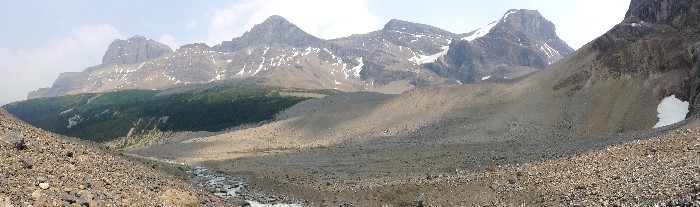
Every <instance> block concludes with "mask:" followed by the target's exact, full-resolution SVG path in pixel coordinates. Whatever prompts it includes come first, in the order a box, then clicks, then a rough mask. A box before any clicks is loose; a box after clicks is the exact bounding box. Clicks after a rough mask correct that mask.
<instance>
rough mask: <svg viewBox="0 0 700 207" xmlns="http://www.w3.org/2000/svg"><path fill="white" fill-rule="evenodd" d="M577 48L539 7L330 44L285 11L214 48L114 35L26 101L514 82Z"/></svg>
mask: <svg viewBox="0 0 700 207" xmlns="http://www.w3.org/2000/svg"><path fill="white" fill-rule="evenodd" d="M572 51H573V50H572V49H571V48H570V47H569V46H567V45H566V43H565V42H564V41H562V40H561V39H559V38H558V37H557V35H556V32H555V27H554V25H553V24H552V23H551V22H549V21H547V20H546V19H545V18H544V17H542V16H541V15H540V14H539V12H537V11H532V10H510V11H508V12H507V13H505V14H504V15H503V17H502V18H501V19H498V20H496V21H494V22H493V23H491V24H489V25H487V26H485V27H484V28H480V29H478V30H475V31H474V32H470V33H467V34H455V33H452V32H449V31H445V30H443V29H439V28H436V27H433V26H429V25H424V24H418V23H411V22H407V21H401V20H391V21H389V22H388V23H387V24H386V25H385V26H384V28H382V29H381V30H378V31H374V32H370V33H367V34H358V35H352V36H349V37H344V38H339V39H332V40H324V39H321V38H318V37H314V36H313V35H310V34H308V33H306V32H305V31H303V30H302V29H301V28H299V27H297V26H296V25H294V24H292V23H291V22H289V21H287V20H286V19H284V18H283V17H280V16H271V17H269V18H268V19H267V20H265V21H264V22H262V23H260V24H257V25H255V26H254V27H253V28H252V29H250V31H247V32H245V33H244V34H243V35H242V36H240V37H237V38H233V39H232V40H231V41H224V42H222V43H221V44H218V45H215V46H208V45H206V44H203V43H194V44H187V45H183V46H181V47H180V48H179V49H177V50H175V51H172V50H171V49H170V48H168V47H167V46H166V45H163V44H161V43H158V42H155V41H153V40H150V39H146V38H144V37H141V36H135V37H132V38H129V39H127V40H115V41H114V42H113V43H112V44H111V45H110V46H109V48H108V50H107V52H106V53H105V55H104V57H103V59H102V64H100V65H97V66H93V67H90V68H87V69H85V70H84V71H82V72H69V73H63V74H61V75H60V76H59V77H58V78H57V79H56V81H55V82H54V84H53V85H52V86H51V87H49V88H42V89H39V90H37V91H33V92H31V93H30V94H29V95H28V98H29V99H32V98H40V97H52V96H60V95H66V94H78V93H98V92H107V91H115V90H127V89H147V90H150V89H158V90H160V89H167V88H172V87H178V86H183V85H189V84H201V83H210V82H216V81H222V80H232V79H246V78H251V77H255V78H262V79H265V81H263V83H262V84H265V85H274V86H281V87H293V88H307V89H337V90H341V91H379V92H387V93H399V92H402V91H405V90H408V89H411V88H413V87H415V86H425V85H441V84H458V83H474V82H478V81H481V80H485V79H487V78H488V77H491V76H493V77H499V78H500V77H503V78H508V79H511V78H516V77H518V76H522V75H524V74H528V73H530V72H533V71H538V70H542V69H545V68H546V67H548V66H549V65H550V64H552V63H553V62H556V61H557V60H559V59H561V58H562V57H565V56H566V55H568V54H570V53H571V52H572Z"/></svg>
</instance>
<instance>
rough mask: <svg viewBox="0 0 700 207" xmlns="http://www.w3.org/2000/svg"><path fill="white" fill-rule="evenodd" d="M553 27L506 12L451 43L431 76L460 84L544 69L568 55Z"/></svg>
mask: <svg viewBox="0 0 700 207" xmlns="http://www.w3.org/2000/svg"><path fill="white" fill-rule="evenodd" d="M573 51H574V50H573V49H572V48H571V47H569V46H568V45H567V44H566V43H565V42H564V41H563V40H561V39H560V38H559V37H558V36H557V34H556V30H555V27H554V24H553V23H552V22H550V21H548V20H547V19H545V18H544V17H542V15H540V13H539V12H537V11H534V10H510V11H508V12H506V13H505V14H504V15H503V17H502V18H501V19H499V20H497V21H494V22H491V23H489V24H488V25H486V26H484V27H482V28H480V29H478V30H475V31H472V32H470V33H467V34H465V36H464V37H463V38H461V39H459V40H455V41H452V42H451V43H450V45H449V49H448V50H447V51H445V52H444V55H443V56H440V57H439V58H438V59H437V61H433V62H431V63H430V64H428V65H427V67H428V68H430V69H431V70H433V71H434V72H435V73H437V74H439V75H441V76H444V77H451V78H454V79H457V80H459V81H460V82H462V83H473V82H478V81H482V80H486V79H489V78H491V77H494V78H506V79H512V78H516V77H519V76H522V75H525V74H528V73H531V72H534V71H537V70H542V69H545V68H547V67H548V66H549V65H551V64H552V63H554V62H556V61H558V60H560V59H562V58H563V57H565V56H567V55H569V54H571V53H572V52H573Z"/></svg>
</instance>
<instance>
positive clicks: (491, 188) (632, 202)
mask: <svg viewBox="0 0 700 207" xmlns="http://www.w3.org/2000/svg"><path fill="white" fill-rule="evenodd" d="M690 122H691V123H688V124H686V125H681V126H679V128H677V129H669V130H668V131H666V132H663V133H659V134H657V135H650V136H648V137H647V139H642V140H635V141H626V142H621V143H619V144H614V145H612V146H609V147H605V148H603V149H597V150H590V151H586V152H583V153H579V154H575V155H571V156H564V157H561V158H557V159H547V160H544V161H529V162H522V163H516V164H503V165H491V166H489V167H487V168H485V169H484V170H477V171H469V170H464V171H454V172H451V173H441V174H426V175H425V176H422V177H414V176H409V177H408V178H406V177H404V178H398V179H388V177H381V176H371V175H370V174H369V173H365V172H361V171H358V170H359V168H358V169H355V171H356V172H357V174H354V175H340V174H333V175H332V176H330V177H329V176H324V173H323V172H319V173H316V172H296V173H295V172H294V171H285V172H279V173H272V172H259V173H256V175H254V176H252V177H251V178H250V179H249V180H250V183H251V185H252V187H253V188H259V189H264V190H266V191H273V192H276V193H278V194H281V195H291V196H295V197H298V198H301V199H304V200H307V201H308V202H309V203H311V204H312V205H318V206H338V205H344V204H350V205H352V206H383V205H389V206H412V205H416V204H419V203H420V204H422V205H425V206H700V121H697V120H694V121H690ZM621 136H627V135H626V134H622V135H621ZM500 153H507V152H500ZM308 159H312V158H308ZM502 162H504V163H506V162H505V161H502ZM339 165H340V164H339ZM309 173H311V174H309ZM304 175H312V177H314V178H313V179H310V180H309V179H303V178H304ZM300 178H301V179H300ZM322 178H323V179H322ZM321 181H322V182H321Z"/></svg>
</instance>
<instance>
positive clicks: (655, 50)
mask: <svg viewBox="0 0 700 207" xmlns="http://www.w3.org/2000/svg"><path fill="white" fill-rule="evenodd" d="M698 20H700V2H698V1H691V0H687V1H683V0H679V1H665V0H633V1H632V2H631V3H630V8H629V10H628V12H627V13H626V15H625V19H624V21H623V22H622V23H620V24H618V25H616V26H615V27H614V28H612V29H611V30H610V31H608V32H607V33H605V34H604V35H602V36H601V37H599V38H597V39H595V40H594V41H592V42H591V43H589V45H587V46H584V48H582V50H584V51H582V52H585V54H598V55H596V56H595V59H594V60H593V61H591V62H590V63H589V64H588V66H586V67H582V68H581V69H580V70H577V71H575V72H573V73H572V74H570V75H568V76H566V77H563V78H561V79H560V80H559V81H558V84H557V85H555V87H554V88H555V89H557V90H558V89H560V88H565V87H566V88H568V89H569V90H571V91H572V92H573V91H579V90H582V89H585V88H586V87H590V86H595V85H596V84H598V83H600V82H605V81H609V80H624V79H630V78H631V79H635V80H645V81H646V82H648V84H647V86H649V87H651V91H650V93H652V94H653V96H654V97H655V98H656V99H657V100H660V99H662V98H663V97H667V96H670V95H675V96H676V97H679V98H680V99H681V100H687V101H690V102H691V109H690V110H691V114H695V113H697V111H698V108H699V107H700V103H699V102H698V100H699V99H700V78H698V77H699V75H700V73H699V71H700V70H699V69H698V67H699V66H698V63H699V59H700V57H699V53H698V48H699V47H700V29H699V26H698V24H697V22H698Z"/></svg>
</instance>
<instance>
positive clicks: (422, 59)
mask: <svg viewBox="0 0 700 207" xmlns="http://www.w3.org/2000/svg"><path fill="white" fill-rule="evenodd" d="M440 49H442V51H440V52H438V53H435V54H433V55H418V56H413V57H412V58H409V59H408V60H409V61H413V62H415V63H416V64H418V65H421V64H426V63H432V62H435V61H436V60H437V59H438V58H440V57H442V56H444V55H445V54H447V50H449V49H450V46H443V47H442V48H440Z"/></svg>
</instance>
